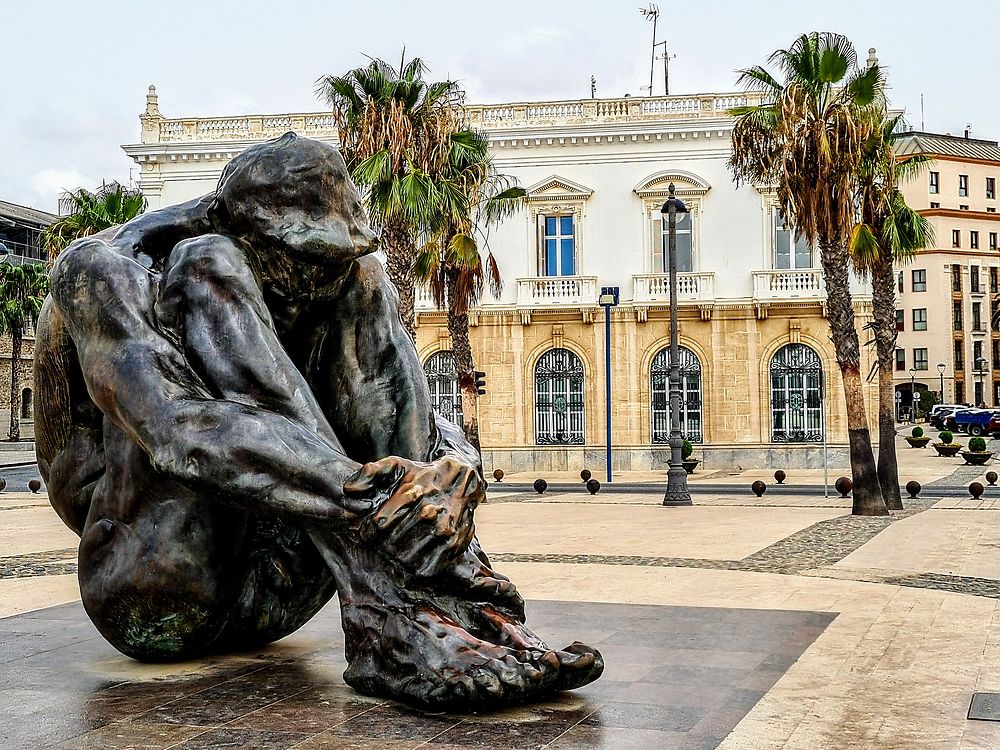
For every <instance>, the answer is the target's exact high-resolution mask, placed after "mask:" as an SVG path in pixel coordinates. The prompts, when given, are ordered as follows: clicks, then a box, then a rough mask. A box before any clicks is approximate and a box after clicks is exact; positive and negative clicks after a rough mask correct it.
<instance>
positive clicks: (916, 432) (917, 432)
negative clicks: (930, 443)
mask: <svg viewBox="0 0 1000 750" xmlns="http://www.w3.org/2000/svg"><path fill="white" fill-rule="evenodd" d="M910 435H912V436H913V437H923V436H924V428H923V427H914V428H913V429H912V430H910Z"/></svg>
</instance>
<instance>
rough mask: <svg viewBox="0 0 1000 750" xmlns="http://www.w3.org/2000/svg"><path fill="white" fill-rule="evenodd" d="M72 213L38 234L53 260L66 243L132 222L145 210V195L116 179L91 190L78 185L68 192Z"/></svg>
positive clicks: (50, 258)
mask: <svg viewBox="0 0 1000 750" xmlns="http://www.w3.org/2000/svg"><path fill="white" fill-rule="evenodd" d="M68 196H69V198H70V200H71V201H72V204H73V211H72V213H70V214H68V215H67V216H63V217H62V218H60V219H59V220H57V221H56V222H55V223H53V224H52V225H50V226H49V227H48V228H47V229H46V230H45V231H44V232H43V233H42V237H41V242H42V247H43V248H44V249H45V250H46V251H47V252H48V254H49V260H50V261H53V260H55V259H56V257H57V256H58V255H59V253H61V252H62V251H63V250H64V249H65V248H66V246H67V245H69V243H71V242H72V241H73V240H75V239H77V238H78V237H88V236H90V235H92V234H96V233H97V232H100V231H101V230H102V229H108V228H109V227H114V226H118V225H119V224H124V223H125V222H127V221H131V220H132V219H134V218H135V217H136V216H138V215H139V214H141V213H142V212H143V211H145V210H146V198H145V197H144V196H143V194H142V192H141V191H139V190H138V189H134V188H128V187H125V186H124V185H120V184H119V183H117V182H106V183H104V184H102V185H101V187H100V188H99V189H98V190H96V191H94V192H91V191H89V190H84V189H83V188H81V189H80V190H77V191H75V192H69V193H68Z"/></svg>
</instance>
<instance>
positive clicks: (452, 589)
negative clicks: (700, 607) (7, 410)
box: [36, 133, 603, 708]
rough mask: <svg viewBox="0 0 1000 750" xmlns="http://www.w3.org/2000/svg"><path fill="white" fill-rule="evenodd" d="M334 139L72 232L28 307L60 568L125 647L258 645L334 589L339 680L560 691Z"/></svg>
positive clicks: (421, 698)
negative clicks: (35, 305)
mask: <svg viewBox="0 0 1000 750" xmlns="http://www.w3.org/2000/svg"><path fill="white" fill-rule="evenodd" d="M374 249H375V240H374V236H373V234H372V232H371V230H370V229H369V227H368V224H367V219H366V216H365V213H364V210H363V208H362V206H361V203H360V201H359V198H358V194H357V192H356V190H355V188H354V185H353V184H352V183H351V180H350V178H349V176H348V173H347V170H346V168H345V165H344V162H343V159H342V158H341V156H340V154H339V153H338V152H337V151H336V150H335V149H333V148H332V147H330V146H327V145H325V144H323V143H320V142H318V141H313V140H309V139H306V138H300V137H297V136H295V135H294V134H291V133H288V134H286V135H285V136H282V137H281V138H279V139H277V140H274V141H270V142H268V143H265V144H262V145H259V146H254V147H252V148H250V149H248V150H247V151H245V152H243V153H242V154H240V155H239V156H237V157H236V158H235V159H234V160H233V161H232V162H231V163H230V164H229V165H228V166H227V167H226V169H225V171H224V173H223V175H222V178H221V180H220V182H219V186H218V189H217V190H216V191H215V192H213V193H211V194H209V195H207V196H205V197H204V198H201V199H199V200H194V201H191V202H189V203H185V204H181V205H178V206H174V207H170V208H165V209H161V210H158V211H153V212H151V213H148V214H145V215H143V216H140V217H138V218H137V219H135V220H133V221H131V222H129V223H127V224H125V225H123V226H121V227H119V228H116V229H113V230H108V231H106V232H103V233H101V234H99V235H95V236H94V237H90V238H86V239H81V240H77V241H76V242H74V243H73V244H72V245H71V246H70V247H69V248H68V249H67V250H66V251H65V252H63V253H62V255H60V257H59V258H58V260H57V261H56V263H55V266H54V268H53V270H52V292H51V296H50V298H49V299H48V300H47V301H46V304H45V306H44V309H43V311H42V316H41V319H40V320H39V323H38V326H37V354H36V381H37V386H36V387H37V392H38V393H39V395H40V398H39V399H38V414H37V432H38V443H37V445H38V459H39V466H40V468H41V470H42V473H43V476H44V477H45V479H46V481H47V483H48V489H49V496H50V498H51V502H52V505H53V506H54V507H55V509H56V511H57V512H58V513H59V515H60V516H61V517H62V519H63V520H64V521H65V522H66V523H67V525H69V526H70V527H71V528H72V529H73V530H74V531H76V532H77V533H78V534H79V535H80V537H81V538H80V556H79V560H80V566H79V578H80V589H81V593H82V598H83V604H84V607H85V608H86V610H87V613H88V614H89V616H90V618H91V619H92V620H93V621H94V623H95V625H96V626H97V627H98V629H99V630H100V632H101V633H102V634H103V636H104V637H105V638H107V640H108V641H110V642H111V643H112V644H113V645H114V646H115V647H116V648H117V649H119V650H120V651H122V652H123V653H125V654H127V655H129V656H132V657H134V658H136V659H142V660H150V661H170V660H180V659H186V658H190V657H193V656H197V655H200V654H205V653H213V652H214V653H218V652H227V651H234V650H237V649H246V648H253V647H257V646H261V645H263V644H266V643H270V642H271V641H274V640H276V639H278V638H282V637H283V636H285V635H288V634H289V633H291V632H293V631H294V630H296V629H297V628H299V627H300V626H302V625H303V624H304V623H305V622H306V621H308V620H309V619H310V618H311V617H312V616H313V615H314V614H315V613H316V612H317V611H318V610H319V609H320V608H321V607H322V606H323V605H324V604H325V603H326V602H327V601H329V599H330V598H331V597H332V596H333V594H334V593H335V592H338V593H339V598H340V606H341V614H342V620H343V625H344V631H345V636H346V651H347V660H348V664H349V666H348V669H347V671H346V672H345V674H344V678H345V680H346V681H347V682H348V683H349V684H350V685H352V686H353V687H354V688H355V689H357V690H359V691H361V692H364V693H370V694H374V695H383V696H391V697H398V698H402V699H405V700H409V701H411V702H415V703H418V704H422V705H428V706H459V707H466V708H470V707H471V708H474V707H476V706H479V705H483V704H490V703H499V702H504V701H517V700H526V699H530V698H533V697H536V696H543V695H545V694H548V693H551V692H554V691H557V690H565V689H572V688H576V687H579V686H581V685H584V684H586V683H588V682H591V681H592V680H594V679H596V678H597V677H599V676H600V674H601V671H602V669H603V661H602V659H601V656H600V654H599V653H598V652H597V651H596V650H594V649H592V648H589V647H587V646H584V645H583V644H579V643H574V644H573V645H571V646H569V647H568V648H566V649H564V650H561V651H559V650H553V649H550V648H549V647H548V646H546V645H545V644H544V643H543V642H542V641H541V640H540V639H539V638H538V637H537V636H535V635H534V634H533V633H532V632H531V631H530V630H529V629H528V628H527V627H526V626H525V625H524V606H523V605H524V602H523V600H522V599H521V597H520V595H519V594H518V593H517V591H516V590H515V588H514V586H513V585H512V584H511V583H510V581H509V580H508V579H507V578H505V577H504V576H502V575H500V574H499V573H496V572H494V571H493V570H492V568H491V566H490V562H489V559H488V558H487V556H486V554H485V553H484V552H483V550H482V549H481V548H480V546H479V543H478V541H477V539H476V537H475V527H474V524H473V511H474V510H475V507H476V505H477V504H478V503H479V501H480V500H482V499H483V497H484V487H485V485H484V482H483V478H482V467H481V465H480V461H479V457H478V455H477V453H476V451H475V450H473V449H472V448H471V446H470V445H469V444H468V443H467V442H466V440H465V438H464V436H463V435H462V434H461V432H460V431H459V430H458V429H456V428H455V427H454V426H452V425H451V424H449V423H447V422H445V421H443V420H441V419H439V418H436V417H435V415H434V413H433V411H432V409H431V405H430V397H429V394H428V389H427V383H426V380H425V378H424V374H423V371H422V369H421V366H420V362H419V360H418V358H417V354H416V350H415V348H414V345H413V342H412V341H411V339H410V337H409V336H408V335H407V333H406V331H405V330H404V329H403V327H402V325H401V323H400V320H399V314H398V305H397V298H396V294H395V290H394V288H393V287H392V285H391V284H390V283H389V281H388V278H387V276H386V274H385V271H384V269H383V268H382V265H381V264H380V262H379V261H378V259H376V258H375V257H373V256H372V255H371V253H372V252H373V250H374Z"/></svg>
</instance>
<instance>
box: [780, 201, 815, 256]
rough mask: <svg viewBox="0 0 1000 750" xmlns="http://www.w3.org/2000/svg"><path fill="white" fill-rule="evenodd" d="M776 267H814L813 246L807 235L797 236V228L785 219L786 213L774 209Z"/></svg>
mask: <svg viewBox="0 0 1000 750" xmlns="http://www.w3.org/2000/svg"><path fill="white" fill-rule="evenodd" d="M772 216H773V217H774V267H775V268H779V269H784V268H812V267H813V255H812V248H810V247H809V243H808V242H806V238H805V237H799V238H797V239H796V237H795V228H794V227H793V226H792V225H791V223H789V222H788V221H787V220H786V219H785V215H784V214H783V213H782V212H781V211H780V210H779V209H777V208H775V209H774V211H773V213H772Z"/></svg>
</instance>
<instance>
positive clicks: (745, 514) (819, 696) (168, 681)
mask: <svg viewBox="0 0 1000 750" xmlns="http://www.w3.org/2000/svg"><path fill="white" fill-rule="evenodd" d="M900 458H901V465H902V469H901V477H902V478H903V480H904V481H905V480H906V479H908V478H911V476H908V475H913V476H918V477H919V479H920V481H921V482H922V483H923V484H924V485H925V490H924V491H923V492H922V493H921V496H920V498H919V499H918V500H911V501H907V502H906V505H907V509H906V510H905V511H903V512H901V513H897V514H894V515H893V516H890V517H888V518H854V517H851V516H850V515H849V513H850V507H849V500H845V499H841V498H839V497H837V496H836V495H835V493H834V494H832V495H831V497H829V498H825V497H824V496H823V493H822V490H821V489H816V490H815V491H813V492H812V494H804V493H801V492H790V491H787V490H784V489H783V488H781V487H776V486H773V480H772V481H771V482H769V485H772V486H769V490H768V492H767V493H766V494H765V496H764V497H763V498H761V499H758V498H756V497H754V496H753V495H752V494H751V493H750V492H749V489H748V485H749V482H750V481H752V479H754V478H759V475H761V474H762V473H761V472H745V473H726V474H725V475H724V476H721V475H715V474H714V473H713V472H710V471H708V472H705V473H704V474H701V475H694V477H693V481H692V487H693V490H694V493H695V505H694V506H693V507H689V508H663V507H661V506H660V505H659V499H660V497H659V492H660V489H659V487H658V486H657V485H649V487H648V489H646V490H644V491H637V492H631V491H625V492H623V491H603V490H602V492H601V493H599V494H598V495H596V496H591V495H589V494H588V493H587V492H586V490H585V489H584V488H583V486H582V483H579V478H577V480H576V481H577V483H578V485H579V486H578V487H575V488H573V489H570V490H566V491H556V492H547V493H545V494H544V495H541V496H540V495H538V494H536V493H534V492H533V491H530V490H529V491H525V490H523V489H521V488H519V487H520V486H519V485H518V484H516V483H515V484H510V482H511V481H512V480H511V479H510V478H505V480H504V483H501V484H499V485H498V484H494V485H492V487H491V491H492V496H491V499H490V502H489V503H487V504H486V505H484V506H482V507H481V508H480V509H479V512H478V515H477V522H478V528H479V533H480V536H481V538H482V540H483V544H484V546H485V548H486V549H487V550H489V551H490V553H491V555H492V558H493V560H494V563H495V564H496V566H497V567H498V568H499V569H500V570H501V571H503V572H504V573H506V574H508V575H510V576H511V578H512V579H513V580H514V581H515V582H516V583H517V584H518V586H519V588H520V589H521V591H522V593H523V594H524V595H525V597H526V598H527V599H528V600H529V622H530V623H532V624H533V625H535V626H536V627H537V629H538V630H539V632H540V633H541V634H542V635H543V636H544V637H545V638H547V639H551V640H553V641H556V642H560V643H561V642H569V640H572V639H575V638H579V639H580V640H583V641H585V642H588V643H591V644H593V645H595V646H596V647H598V648H599V649H601V650H602V652H603V653H604V655H605V657H606V660H607V671H606V673H605V675H604V676H603V677H602V678H601V679H600V680H598V681H597V682H596V683H594V684H593V685H590V686H588V687H586V688H584V689H582V690H579V691H576V692H575V693H571V694H566V695H562V696H559V697H558V699H556V700H554V701H552V702H550V703H546V704H542V705H539V706H530V707H523V708H515V709H508V710H505V711H503V712H500V713H497V714H484V715H473V716H457V715H449V714H426V713H421V712H419V711H415V710H412V709H408V708H405V707H401V706H397V705H393V704H391V703H386V702H382V701H376V700H373V699H369V698H365V697H362V696H359V695H357V694H355V693H353V692H352V691H351V690H350V689H349V688H347V687H346V686H345V685H344V684H343V680H342V678H341V676H340V675H341V672H342V670H343V668H344V666H345V664H344V660H343V640H342V636H341V633H340V627H339V621H338V610H337V608H336V606H330V607H327V608H326V609H325V610H324V612H323V613H321V615H320V616H319V617H318V618H316V620H315V621H314V622H313V623H311V624H310V625H309V626H308V627H307V628H305V629H303V630H302V631H301V632H299V633H296V634H294V635H292V636H290V637H289V638H286V639H285V640H284V641H282V642H280V643H279V644H276V645H274V646H272V647H270V648H268V649H265V650H263V651H262V652H260V653H248V654H244V655H241V656H238V657H229V658H219V659H207V660H204V661H201V662H191V663H185V664H180V665H169V666H164V665H160V666H156V665H140V664H137V663H135V662H132V661H130V660H129V659H126V658H124V657H122V656H120V655H119V654H117V652H115V651H114V650H113V649H112V648H111V647H110V646H108V645H107V644H106V643H105V642H104V641H103V639H101V638H100V636H99V634H98V633H97V632H96V630H95V629H94V628H93V626H92V625H91V624H90V622H89V620H88V619H87V618H86V616H85V614H84V612H83V611H82V607H81V606H80V604H79V596H78V592H77V585H76V579H75V575H74V574H75V566H76V562H75V559H76V552H75V546H76V537H75V536H74V535H73V534H72V533H71V532H69V531H68V530H67V529H66V528H65V527H64V526H63V524H62V522H61V521H60V520H59V519H58V518H57V517H56V515H55V513H54V512H53V511H52V510H51V509H50V508H49V507H48V505H47V500H46V497H45V495H44V493H43V494H31V493H28V492H24V491H23V481H24V475H23V474H24V470H23V469H6V470H0V475H2V474H3V473H4V472H5V471H6V472H7V473H8V474H9V475H10V476H11V480H9V487H11V488H13V489H14V491H10V490H8V491H6V492H4V493H3V494H0V617H2V619H0V640H2V642H3V649H2V654H3V656H2V659H3V662H4V664H5V669H4V672H5V674H6V675H7V676H6V677H5V681H6V686H5V687H6V689H5V690H4V691H3V693H2V696H3V697H2V698H0V707H2V714H0V746H2V747H4V748H8V747H9V748H24V747H33V748H41V747H60V748H123V749H124V748H221V747H227V748H228V747H233V748H237V747H239V748H244V747H245V748H292V747H294V748H324V747H328V748H386V749H387V750H403V749H409V748H417V747H420V748H437V749H439V750H445V749H447V748H452V749H458V748H475V747H479V748H485V747H488V748H542V747H551V748H553V749H554V750H560V749H561V748H565V749H569V748H715V747H719V748H723V749H725V750H737V749H741V750H742V749H746V750H761V749H762V748H803V749H805V748H809V749H810V750H812V749H814V748H898V749H902V748H914V749H916V748H920V749H921V750H924V749H925V748H941V749H942V750H943V749H944V748H969V749H972V748H996V747H1000V723H993V722H984V721H972V720H968V719H967V718H966V716H967V712H968V709H969V704H970V701H971V699H972V695H973V693H974V692H977V691H985V692H990V691H1000V611H998V605H1000V507H997V501H998V500H1000V488H993V487H990V488H987V492H986V494H985V496H984V497H983V498H981V499H980V500H973V499H972V498H971V497H968V496H966V497H961V496H960V495H959V494H958V493H957V492H954V491H950V492H949V491H946V490H949V488H952V489H953V488H954V486H955V483H956V482H958V481H962V482H963V483H967V482H968V481H970V479H971V478H975V477H974V476H972V477H970V476H969V475H970V474H975V476H978V475H979V474H980V473H981V472H982V470H980V469H975V470H973V469H970V468H968V467H960V466H959V464H958V462H957V461H953V460H951V461H950V460H946V459H942V460H941V461H937V460H936V459H934V458H931V456H930V451H917V450H913V451H908V450H906V449H903V450H901V451H900ZM986 468H987V469H988V468H989V467H986ZM17 471H20V472H21V474H16V475H15V472H17ZM789 474H790V475H791V476H790V478H789V480H788V481H789V482H791V483H793V484H796V485H805V484H806V483H808V482H816V481H818V477H817V475H816V472H815V471H813V472H811V473H810V472H802V473H800V474H796V473H793V472H789ZM15 476H17V477H20V478H19V479H15ZM833 476H836V473H835V474H834V475H833ZM767 478H768V479H769V478H770V477H767ZM513 479H515V480H516V479H518V478H517V477H515V478H513ZM622 479H623V480H625V481H628V482H641V481H642V480H643V479H645V478H644V477H637V476H631V477H628V476H626V477H623V478H622ZM552 481H553V483H554V484H555V483H556V482H557V481H565V482H567V483H569V481H570V477H568V476H567V477H552ZM18 482H21V483H22V484H21V485H19V484H18ZM505 485H506V486H505ZM737 485H741V486H743V488H744V489H743V490H742V491H740V492H736V491H733V490H732V489H728V488H730V487H733V486H737ZM713 487H715V488H727V489H725V491H717V490H714V489H713ZM607 489H613V488H607Z"/></svg>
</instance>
